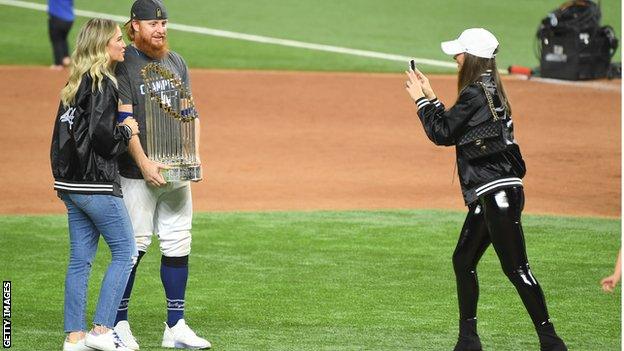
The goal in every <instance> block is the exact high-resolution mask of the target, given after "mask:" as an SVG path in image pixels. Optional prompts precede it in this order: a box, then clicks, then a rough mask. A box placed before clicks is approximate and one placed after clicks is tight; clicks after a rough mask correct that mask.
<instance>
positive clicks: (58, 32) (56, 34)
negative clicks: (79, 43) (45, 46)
mask: <svg viewBox="0 0 624 351" xmlns="http://www.w3.org/2000/svg"><path fill="white" fill-rule="evenodd" d="M72 24H73V22H68V21H63V20H62V19H60V18H57V17H55V16H49V17H48V35H49V38H50V43H51V44H52V54H53V59H54V64H53V65H52V66H51V67H50V68H53V69H57V70H60V69H63V66H68V65H69V63H70V58H69V44H68V42H67V37H68V35H69V31H70V30H71V27H72Z"/></svg>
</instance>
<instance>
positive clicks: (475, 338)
mask: <svg viewBox="0 0 624 351" xmlns="http://www.w3.org/2000/svg"><path fill="white" fill-rule="evenodd" d="M482 350H483V348H482V347H481V340H480V339H479V335H478V334H477V319H476V318H472V319H468V320H460V321H459V338H458V339H457V344H455V348H454V349H453V351H482Z"/></svg>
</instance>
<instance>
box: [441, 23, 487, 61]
mask: <svg viewBox="0 0 624 351" xmlns="http://www.w3.org/2000/svg"><path fill="white" fill-rule="evenodd" d="M441 46H442V51H444V53H445V54H447V55H453V56H455V55H457V54H461V53H463V52H467V53H469V54H471V55H474V56H477V57H483V58H493V57H494V56H495V55H494V51H495V50H496V48H497V47H498V40H496V37H495V36H494V34H492V33H490V32H489V31H487V30H485V29H483V28H470V29H466V30H465V31H463V32H462V34H461V35H460V36H459V38H457V39H455V40H451V41H444V42H442V44H441Z"/></svg>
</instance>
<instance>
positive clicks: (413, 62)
mask: <svg viewBox="0 0 624 351" xmlns="http://www.w3.org/2000/svg"><path fill="white" fill-rule="evenodd" d="M409 65H410V69H411V70H412V71H414V72H416V61H414V60H410V61H409Z"/></svg>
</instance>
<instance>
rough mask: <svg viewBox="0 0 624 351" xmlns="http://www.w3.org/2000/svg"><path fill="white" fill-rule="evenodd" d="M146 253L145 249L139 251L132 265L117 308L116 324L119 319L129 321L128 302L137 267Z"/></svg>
mask: <svg viewBox="0 0 624 351" xmlns="http://www.w3.org/2000/svg"><path fill="white" fill-rule="evenodd" d="M143 255H145V251H139V256H138V257H137V261H136V263H135V264H134V267H132V271H131V272H130V277H129V278H128V283H127V284H126V290H125V291H124V294H123V298H121V302H120V303H119V307H118V308H117V316H116V317H115V325H117V323H119V321H127V320H128V304H129V303H130V294H132V287H133V286H134V276H135V274H136V271H137V267H138V266H139V262H141V258H142V257H143Z"/></svg>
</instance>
